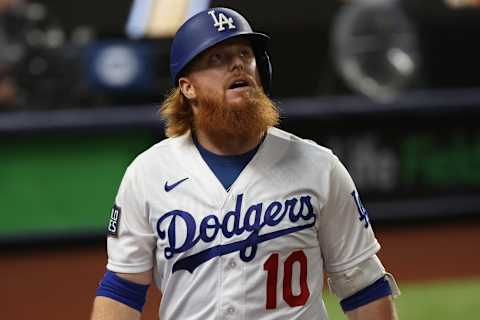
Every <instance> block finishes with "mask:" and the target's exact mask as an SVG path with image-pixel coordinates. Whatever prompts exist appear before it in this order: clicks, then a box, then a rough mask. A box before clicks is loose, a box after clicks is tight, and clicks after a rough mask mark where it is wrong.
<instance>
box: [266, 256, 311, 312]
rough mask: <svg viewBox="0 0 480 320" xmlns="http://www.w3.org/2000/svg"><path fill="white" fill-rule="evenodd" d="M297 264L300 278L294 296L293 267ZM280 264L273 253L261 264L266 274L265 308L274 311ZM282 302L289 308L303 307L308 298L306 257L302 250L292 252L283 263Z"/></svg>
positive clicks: (277, 257)
mask: <svg viewBox="0 0 480 320" xmlns="http://www.w3.org/2000/svg"><path fill="white" fill-rule="evenodd" d="M295 263H298V264H299V267H300V277H299V279H298V281H299V282H300V286H299V287H300V293H298V294H297V295H295V294H294V293H293V289H292V281H293V280H297V279H292V275H293V265H294V264H295ZM280 266H281V264H280V263H279V255H278V253H273V254H272V255H270V257H268V259H267V261H265V263H264V264H263V270H265V271H266V272H267V286H266V293H267V299H266V306H265V307H266V308H267V309H275V308H276V307H277V287H278V280H279V279H278V270H279V267H280ZM282 287H283V289H282V293H283V300H285V302H286V303H287V304H288V305H289V306H290V307H297V306H303V305H304V304H305V303H306V302H307V300H308V298H309V297H310V291H309V290H308V282H307V256H306V255H305V253H304V252H303V251H302V250H298V251H294V252H292V253H291V254H290V255H289V256H288V257H287V259H286V260H285V262H284V263H283V282H282Z"/></svg>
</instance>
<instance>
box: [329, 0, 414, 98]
mask: <svg viewBox="0 0 480 320" xmlns="http://www.w3.org/2000/svg"><path fill="white" fill-rule="evenodd" d="M332 30H333V32H332V38H331V42H332V46H331V47H332V55H333V60H334V62H335V65H336V67H337V70H338V72H339V73H340V75H341V76H342V77H343V79H344V80H345V82H346V83H347V85H348V86H349V87H350V88H351V89H353V90H354V91H356V92H359V93H362V94H364V95H366V96H368V97H370V98H372V99H374V100H377V101H380V102H390V101H392V100H394V98H395V97H396V96H397V95H398V94H399V93H401V92H402V91H403V90H404V89H405V88H407V87H408V86H409V85H411V84H412V83H413V81H414V80H415V76H416V74H417V72H418V69H419V66H420V52H419V49H418V41H417V35H416V32H415V29H414V27H413V25H412V23H411V22H410V21H409V19H408V18H407V16H406V15H405V13H404V12H403V9H402V7H401V6H400V5H399V4H398V2H397V1H395V0H357V1H352V2H351V3H349V4H347V5H345V6H344V7H342V8H341V9H340V11H339V13H338V15H337V17H336V19H335V21H334V25H333V29H332Z"/></svg>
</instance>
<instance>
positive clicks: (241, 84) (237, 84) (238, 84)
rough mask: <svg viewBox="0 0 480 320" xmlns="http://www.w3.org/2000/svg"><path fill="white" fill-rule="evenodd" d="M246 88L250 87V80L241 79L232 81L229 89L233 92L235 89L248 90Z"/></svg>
mask: <svg viewBox="0 0 480 320" xmlns="http://www.w3.org/2000/svg"><path fill="white" fill-rule="evenodd" d="M246 87H250V83H249V82H248V80H244V79H240V80H234V81H232V83H231V84H230V86H229V87H228V89H229V90H233V89H240V88H246Z"/></svg>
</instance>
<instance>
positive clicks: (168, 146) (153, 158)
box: [130, 135, 189, 167]
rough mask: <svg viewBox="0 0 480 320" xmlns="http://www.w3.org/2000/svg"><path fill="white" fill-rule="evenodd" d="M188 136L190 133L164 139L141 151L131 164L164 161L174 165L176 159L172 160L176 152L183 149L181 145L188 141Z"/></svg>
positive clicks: (141, 164) (143, 164)
mask: <svg viewBox="0 0 480 320" xmlns="http://www.w3.org/2000/svg"><path fill="white" fill-rule="evenodd" d="M188 138H189V135H182V136H178V137H172V138H166V139H163V140H161V141H159V142H157V143H155V144H154V145H152V146H151V147H150V148H148V149H146V150H145V151H143V152H142V153H140V154H139V155H138V156H137V157H136V158H135V159H134V160H133V161H132V163H131V164H130V166H134V167H135V166H145V165H151V164H152V163H155V164H156V165H159V164H162V163H164V164H168V165H169V166H172V165H174V164H175V161H171V160H172V158H173V157H174V153H176V152H179V151H180V150H182V148H181V146H182V145H185V144H186V143H187V142H188Z"/></svg>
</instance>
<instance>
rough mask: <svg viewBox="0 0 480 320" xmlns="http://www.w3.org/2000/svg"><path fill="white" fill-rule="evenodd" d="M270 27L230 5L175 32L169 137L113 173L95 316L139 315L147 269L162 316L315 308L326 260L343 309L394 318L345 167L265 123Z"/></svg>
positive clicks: (264, 317) (308, 315) (304, 313)
mask: <svg viewBox="0 0 480 320" xmlns="http://www.w3.org/2000/svg"><path fill="white" fill-rule="evenodd" d="M267 40H268V36H266V35H264V34H261V33H256V32H253V31H252V29H251V27H250V25H249V24H248V22H247V21H246V20H245V18H244V17H242V16H241V15H240V14H239V13H237V12H235V11H233V10H231V9H226V8H213V9H209V10H206V11H202V12H200V13H198V14H197V15H195V16H193V17H192V18H190V19H189V20H188V21H186V22H185V23H184V24H183V25H182V27H181V28H180V29H179V31H178V32H177V34H176V36H175V39H174V41H173V44H172V51H171V62H170V63H171V74H172V80H173V83H174V85H175V89H173V90H172V92H171V93H170V95H169V96H168V97H167V99H166V100H165V102H164V103H163V105H162V108H161V114H162V116H163V118H164V120H165V128H166V135H167V137H168V139H166V140H164V141H162V142H160V143H158V144H156V145H155V146H153V147H152V148H150V149H149V150H147V151H146V152H144V153H142V154H141V155H139V156H138V157H137V159H135V161H134V162H133V163H132V164H131V165H130V166H129V168H128V169H127V171H126V173H125V176H124V178H123V180H122V183H121V185H120V188H119V191H118V194H117V197H116V199H115V205H114V206H113V209H112V213H111V216H110V222H109V225H108V230H107V232H108V241H107V244H108V264H107V272H106V273H105V276H104V278H103V279H102V281H101V283H100V285H99V288H98V290H97V297H96V299H95V303H94V310H93V315H92V319H95V320H99V319H139V318H140V315H141V311H142V308H143V305H144V303H145V295H146V291H147V288H148V285H149V284H150V283H151V281H152V278H154V279H155V282H156V285H157V286H158V288H159V289H160V291H161V292H162V300H161V304H160V310H159V315H160V319H162V320H171V319H182V320H194V319H202V320H210V319H212V320H213V319H259V320H273V319H305V320H311V319H322V320H324V319H328V317H327V312H326V310H325V307H324V304H323V300H322V294H323V274H324V272H325V273H326V274H327V276H328V282H329V285H330V288H331V290H332V291H333V292H334V293H335V294H336V295H337V296H338V297H339V298H340V300H341V306H342V308H343V310H344V311H345V312H346V314H347V316H348V318H349V319H353V320H355V319H385V320H391V319H396V315H395V308H394V305H393V302H392V295H395V294H397V293H398V288H397V286H396V284H395V281H394V280H393V277H392V276H391V275H390V274H389V273H387V272H386V271H385V268H384V267H383V266H382V264H381V262H380V260H379V259H378V257H377V256H376V252H377V251H378V250H379V249H380V245H379V244H378V241H377V240H376V239H375V236H374V234H373V230H372V228H371V224H370V221H369V219H368V213H367V211H366V209H365V207H364V206H363V204H362V203H361V200H360V197H359V194H358V191H357V189H356V188H355V185H354V183H353V181H352V179H351V178H350V176H349V174H348V172H347V171H346V169H345V168H344V167H343V165H342V164H341V163H340V161H339V160H338V158H337V157H336V156H335V155H333V153H332V152H331V151H330V150H328V149H326V148H323V147H321V146H318V145H316V144H315V143H313V142H311V141H308V140H304V139H301V138H299V137H296V136H294V135H292V134H290V133H287V132H285V131H282V130H280V129H278V128H275V126H276V125H277V124H278V119H279V114H278V111H277V109H276V107H275V105H274V103H273V102H272V101H271V100H270V99H269V98H268V96H267V95H266V92H267V93H268V90H269V87H270V81H271V65H270V60H269V55H268V53H267V49H266V41H267ZM162 185H163V187H162Z"/></svg>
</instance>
